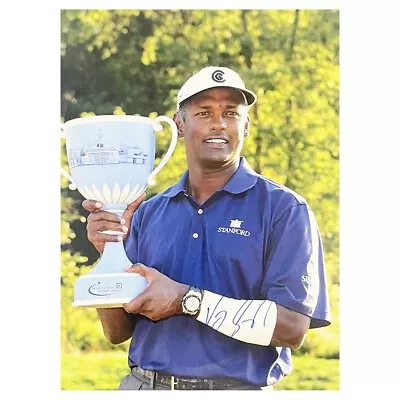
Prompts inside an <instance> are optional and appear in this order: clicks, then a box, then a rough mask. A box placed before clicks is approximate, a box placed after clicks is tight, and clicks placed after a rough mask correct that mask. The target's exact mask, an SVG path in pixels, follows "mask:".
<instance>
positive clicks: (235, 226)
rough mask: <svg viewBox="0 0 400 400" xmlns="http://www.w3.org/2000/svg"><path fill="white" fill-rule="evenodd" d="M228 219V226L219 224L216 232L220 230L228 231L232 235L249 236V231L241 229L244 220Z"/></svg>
mask: <svg viewBox="0 0 400 400" xmlns="http://www.w3.org/2000/svg"><path fill="white" fill-rule="evenodd" d="M230 221H231V223H230V225H229V228H228V227H222V226H220V227H219V228H218V232H220V233H230V234H233V235H241V236H246V237H247V236H250V232H249V231H246V230H245V229H242V223H243V222H244V221H241V220H239V219H231V220H230Z"/></svg>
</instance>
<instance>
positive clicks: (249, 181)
mask: <svg viewBox="0 0 400 400" xmlns="http://www.w3.org/2000/svg"><path fill="white" fill-rule="evenodd" d="M188 175H189V171H188V170H186V171H185V172H184V174H183V175H182V176H181V178H180V179H179V181H178V182H177V183H176V184H175V185H173V186H171V187H170V188H168V189H167V190H166V191H165V192H164V193H163V196H165V197H175V196H176V195H178V194H179V193H184V192H185V190H186V189H185V186H186V180H187V178H188ZM257 179H258V174H257V173H256V172H255V171H254V170H253V169H252V168H251V167H250V165H249V164H248V162H247V161H246V159H245V158H244V157H240V164H239V167H238V169H237V170H236V172H235V173H234V174H233V176H232V178H231V179H230V180H229V181H228V182H227V183H226V185H225V186H224V187H223V188H222V189H221V191H222V190H223V191H225V192H229V193H232V194H239V193H243V192H245V191H246V190H249V189H250V188H252V187H253V186H254V185H255V184H256V182H257Z"/></svg>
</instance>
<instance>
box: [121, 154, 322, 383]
mask: <svg viewBox="0 0 400 400" xmlns="http://www.w3.org/2000/svg"><path fill="white" fill-rule="evenodd" d="M187 177H188V171H186V172H185V173H184V174H183V176H182V178H181V179H180V181H179V182H178V183H177V184H176V185H174V186H172V187H170V188H169V189H167V190H166V191H165V192H163V193H161V194H159V195H157V196H154V197H153V198H151V199H149V200H148V201H146V202H144V203H142V205H141V206H140V207H139V209H138V210H137V211H136V213H135V215H134V218H133V219H132V226H131V231H130V234H129V236H128V237H127V239H126V240H125V250H126V252H127V255H128V257H129V259H130V260H131V261H132V263H136V262H140V263H143V264H145V265H147V266H149V267H153V268H155V269H157V270H159V271H160V272H162V273H163V274H165V275H167V276H168V277H170V278H171V279H173V280H175V281H178V282H182V283H185V284H188V285H194V286H197V287H200V288H202V289H206V290H209V291H211V292H214V293H217V294H220V295H223V296H226V297H231V298H235V299H249V300H260V299H269V300H272V301H274V302H276V303H277V304H281V305H282V306H285V307H287V308H289V309H291V310H294V311H297V312H299V313H301V314H305V315H307V316H309V317H311V325H310V327H311V328H318V327H323V326H327V325H329V324H330V308H329V301H328V296H327V288H326V278H325V271H324V259H323V253H322V244H321V238H320V234H319V231H318V227H317V224H316V221H315V218H314V215H313V213H312V211H311V209H310V207H309V206H308V205H307V203H306V201H305V200H304V199H303V198H302V197H301V196H299V195H298V194H296V193H295V192H293V191H291V190H290V189H288V188H286V187H285V186H282V185H280V184H278V183H276V182H274V181H272V180H270V179H267V178H265V177H263V176H261V175H259V174H257V173H256V172H254V171H253V170H252V169H251V167H250V166H249V165H248V163H247V162H246V160H245V159H244V158H243V157H242V158H241V161H240V166H239V168H238V170H237V171H236V172H235V174H234V175H233V176H232V178H231V179H230V180H229V182H228V183H227V184H226V185H225V186H224V187H223V188H222V189H221V190H218V191H217V192H216V193H214V194H213V196H211V197H210V198H209V199H208V200H207V201H206V202H205V203H204V204H201V205H200V204H198V203H197V202H196V200H195V199H194V198H193V197H192V196H191V195H190V194H189V193H187V192H186V190H185V182H186V180H187ZM136 319H137V322H136V327H135V331H134V334H133V338H132V340H131V344H130V348H129V356H128V362H129V366H130V367H132V366H136V365H138V366H140V367H141V368H143V369H149V370H155V371H158V372H159V373H161V374H166V375H176V376H195V377H203V378H211V377H214V378H216V377H231V378H236V379H241V380H244V381H247V382H249V383H253V384H255V385H259V386H265V385H266V384H268V385H271V384H275V383H277V382H278V381H279V380H280V379H281V378H282V377H284V376H286V375H288V374H289V373H290V372H291V371H292V360H291V352H290V349H289V348H286V347H279V348H276V347H272V346H260V345H255V344H248V343H245V342H241V341H239V340H236V339H233V338H230V337H228V336H226V335H223V334H222V333H219V332H218V331H216V330H214V329H213V328H211V327H209V326H207V325H205V324H203V323H201V322H198V321H196V320H193V319H191V318H188V317H185V316H173V317H170V318H167V319H164V320H161V321H158V322H153V321H151V320H150V319H148V318H146V317H144V316H141V315H136Z"/></svg>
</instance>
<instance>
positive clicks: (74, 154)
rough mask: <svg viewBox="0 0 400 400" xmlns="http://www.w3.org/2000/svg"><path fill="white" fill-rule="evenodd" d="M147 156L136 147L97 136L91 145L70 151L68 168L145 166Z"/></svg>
mask: <svg viewBox="0 0 400 400" xmlns="http://www.w3.org/2000/svg"><path fill="white" fill-rule="evenodd" d="M147 157H148V154H145V153H144V152H143V150H142V149H141V148H140V147H138V146H128V145H127V144H126V143H120V142H116V141H115V140H111V141H110V140H105V139H103V137H102V135H99V136H98V137H97V138H96V140H95V141H94V142H93V143H90V144H88V145H87V146H85V147H83V148H80V149H70V152H69V165H70V168H73V167H77V166H79V165H99V164H100V165H104V164H120V163H129V164H139V165H144V164H146V160H147Z"/></svg>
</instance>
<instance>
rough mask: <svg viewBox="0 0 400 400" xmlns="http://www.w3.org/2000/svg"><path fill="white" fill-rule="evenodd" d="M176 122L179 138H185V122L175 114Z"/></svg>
mask: <svg viewBox="0 0 400 400" xmlns="http://www.w3.org/2000/svg"><path fill="white" fill-rule="evenodd" d="M173 119H174V121H175V124H176V126H177V128H178V138H182V137H183V136H184V134H183V121H182V119H181V118H180V117H178V114H174V118H173Z"/></svg>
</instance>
